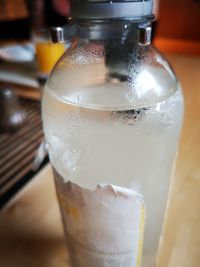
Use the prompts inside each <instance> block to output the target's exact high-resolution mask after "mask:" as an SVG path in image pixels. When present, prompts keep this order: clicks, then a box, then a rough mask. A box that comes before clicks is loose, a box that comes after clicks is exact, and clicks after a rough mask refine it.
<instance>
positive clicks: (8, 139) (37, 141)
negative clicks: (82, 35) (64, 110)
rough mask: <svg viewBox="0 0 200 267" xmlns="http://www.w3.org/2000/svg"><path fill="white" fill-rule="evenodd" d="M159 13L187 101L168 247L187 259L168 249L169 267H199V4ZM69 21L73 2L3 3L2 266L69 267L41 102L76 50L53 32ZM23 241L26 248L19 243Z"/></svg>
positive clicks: (160, 5) (196, 0)
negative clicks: (58, 67)
mask: <svg viewBox="0 0 200 267" xmlns="http://www.w3.org/2000/svg"><path fill="white" fill-rule="evenodd" d="M154 13H155V15H156V20H155V22H154V25H153V43H154V45H155V46H156V47H157V48H158V49H159V50H160V51H162V52H163V53H164V55H165V56H166V57H167V59H168V60H169V61H170V63H171V64H172V66H173V68H174V69H175V72H176V74H177V76H178V78H179V80H180V81H181V84H182V87H183V92H184V96H185V119H184V127H183V132H182V137H181V142H180V149H179V157H178V161H177V170H176V174H175V175H176V182H175V188H176V190H174V192H175V191H176V194H179V195H180V196H181V198H180V199H179V201H176V194H175V193H174V195H173V196H174V197H173V196H172V201H173V204H174V206H173V209H172V211H171V214H170V215H171V217H170V223H171V225H173V229H172V231H171V232H170V231H169V233H168V243H169V245H170V244H171V243H173V242H174V243H175V244H176V246H177V251H178V252H179V254H177V255H180V253H181V255H182V256H181V257H179V256H177V255H175V254H173V255H171V254H170V252H171V251H170V249H168V251H167V254H166V261H169V259H171V262H168V263H169V264H168V265H163V266H169V267H178V266H182V267H199V262H200V252H199V248H200V238H199V236H200V231H199V230H198V229H199V225H200V218H199V214H200V204H199V203H200V197H199V196H200V189H199V188H200V167H199V166H200V150H199V147H200V144H199V136H200V126H199V125H200V123H199V117H200V75H199V74H200V29H199V20H200V0H155V6H154ZM68 16H70V2H69V1H68V0H0V208H2V209H3V210H4V213H2V214H0V229H1V230H0V240H1V237H4V239H3V240H4V242H2V244H3V245H2V246H1V247H0V258H1V263H0V265H1V266H3V267H4V266H6V267H7V266H10V267H12V266H16V262H18V263H19V264H18V266H20V267H21V266H22V267H25V266H32V267H36V266H49V267H51V266H52V267H54V266H55V267H56V266H59V267H62V266H66V265H65V264H66V258H67V256H66V252H65V247H64V242H63V237H62V230H61V225H60V217H59V212H58V207H57V201H56V199H55V192H54V187H53V180H52V173H51V170H50V168H49V165H48V157H47V155H46V154H45V152H44V151H45V149H44V148H45V144H44V142H43V132H42V123H41V109H40V100H41V95H42V88H43V85H44V83H45V81H46V79H47V78H48V75H49V73H50V71H51V69H52V68H53V66H54V64H55V63H56V61H57V60H58V58H59V57H60V56H61V55H62V54H63V52H64V51H65V50H66V49H68V47H69V46H70V45H71V44H70V43H65V44H52V43H51V41H50V36H49V28H50V27H52V26H62V25H64V24H66V23H67V17H68ZM41 144H42V145H41ZM38 148H39V149H38ZM36 156H37V160H36ZM43 158H45V160H44V161H41V162H40V159H43ZM39 171H41V172H39ZM38 173H39V174H38ZM33 177H35V178H34V179H32V178H33ZM28 182H29V183H28ZM25 185H26V186H27V187H26V186H25ZM22 189H23V190H25V191H23V190H22ZM18 192H20V194H16V193H18ZM23 192H24V193H23ZM177 192H178V193H177ZM14 196H15V198H13V197H14ZM189 200H190V202H189ZM189 203H190V204H189ZM193 211H196V212H195V213H193ZM177 215H178V216H177ZM22 217H23V220H21V218H22ZM184 220H185V222H186V223H185V227H186V228H187V229H188V235H186V238H187V240H185V241H184V239H182V237H181V235H179V236H177V235H176V231H177V232H178V229H180V231H181V229H183V227H182V226H183V221H184ZM189 221H190V222H192V224H191V227H189V226H188V225H189V224H188V222H189ZM39 222H40V223H39ZM195 225H196V227H195ZM197 226H198V227H197ZM6 229H7V230H6ZM189 230H190V232H189ZM191 233H193V234H192V237H191ZM8 236H9V238H8ZM12 236H15V238H14V239H13V237H12ZM19 239H20V240H21V241H20V242H21V243H20V246H18V241H16V240H19ZM12 240H15V242H14V241H13V242H12ZM170 242H171V243H170ZM183 244H185V246H183ZM11 245H13V246H11ZM44 247H45V249H44ZM169 247H170V246H169ZM10 251H12V257H10ZM30 251H32V254H31V253H30ZM170 255H171V258H170ZM22 259H23V261H22ZM180 259H182V261H181V262H180ZM12 260H13V261H12ZM37 260H38V261H37Z"/></svg>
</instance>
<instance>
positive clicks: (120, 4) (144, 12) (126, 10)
mask: <svg viewBox="0 0 200 267" xmlns="http://www.w3.org/2000/svg"><path fill="white" fill-rule="evenodd" d="M152 10H153V0H132V1H124V0H121V1H115V0H113V1H95V0H85V1H84V0H82V1H80V0H79V1H77V0H75V1H73V2H72V18H74V19H140V18H142V17H146V16H150V15H152Z"/></svg>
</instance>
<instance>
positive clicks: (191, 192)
mask: <svg viewBox="0 0 200 267" xmlns="http://www.w3.org/2000/svg"><path fill="white" fill-rule="evenodd" d="M169 59H170V61H171V62H172V64H173V66H174V68H175V70H176V72H177V74H178V77H179V79H180V81H181V84H182V86H183V89H184V95H185V120H184V126H183V131H182V136H181V141H180V148H179V155H178V160H177V168H176V171H175V174H174V177H173V182H172V190H171V194H170V205H169V208H168V216H167V221H166V224H165V231H164V237H165V239H164V240H165V243H164V244H163V249H162V251H161V255H160V259H159V267H199V266H200V138H199V137H200V58H194V57H181V56H169ZM0 266H2V267H16V266H19V267H62V266H65V267H68V266H69V263H68V257H67V252H66V250H65V245H64V240H63V232H62V226H61V220H60V214H59V209H58V205H57V201H56V196H55V190H54V182H53V178H52V171H51V168H50V166H47V167H46V168H45V169H43V171H42V172H41V173H40V174H39V175H38V176H37V177H36V178H35V179H34V180H33V181H32V182H31V183H30V184H29V185H28V186H27V187H26V188H25V189H24V190H23V191H22V192H21V193H20V194H19V195H18V196H17V197H16V198H15V199H13V201H12V203H10V204H9V206H7V207H6V208H5V209H4V210H3V211H2V212H1V214H0ZM94 267H95V266H94Z"/></svg>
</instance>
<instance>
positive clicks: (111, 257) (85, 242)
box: [56, 174, 145, 267]
mask: <svg viewBox="0 0 200 267" xmlns="http://www.w3.org/2000/svg"><path fill="white" fill-rule="evenodd" d="M56 184H57V193H58V199H59V202H60V206H61V211H62V216H63V221H64V228H65V232H66V236H67V243H68V247H69V252H70V257H71V261H72V266H73V267H140V262H141V254H142V242H143V232H144V220H145V208H144V203H143V197H142V196H141V195H140V194H138V193H136V192H135V191H133V190H129V189H126V188H122V187H117V186H114V185H98V186H97V188H96V190H94V191H92V190H88V189H84V188H81V187H79V186H78V185H76V184H73V183H71V182H67V183H64V181H63V179H62V177H60V176H59V175H58V174H56Z"/></svg>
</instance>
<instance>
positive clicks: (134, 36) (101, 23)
mask: <svg viewBox="0 0 200 267" xmlns="http://www.w3.org/2000/svg"><path fill="white" fill-rule="evenodd" d="M152 19H153V17H152V16H151V17H148V18H144V19H142V20H138V21H131V20H117V19H110V20H79V21H76V29H77V36H78V38H80V39H83V40H90V41H111V40H113V41H114V40H116V41H118V42H119V43H124V42H131V43H136V42H138V43H141V44H142V43H144V45H146V44H147V43H148V44H149V43H150V42H151V23H152ZM146 39H148V40H146Z"/></svg>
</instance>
